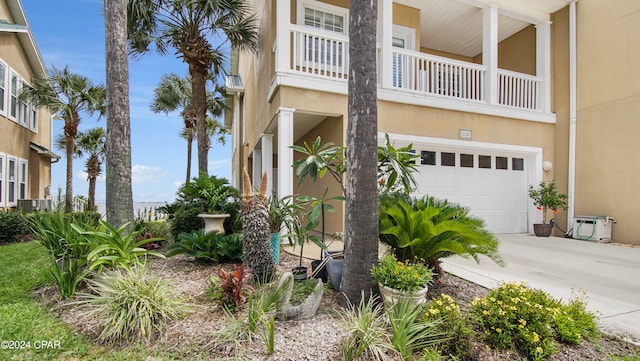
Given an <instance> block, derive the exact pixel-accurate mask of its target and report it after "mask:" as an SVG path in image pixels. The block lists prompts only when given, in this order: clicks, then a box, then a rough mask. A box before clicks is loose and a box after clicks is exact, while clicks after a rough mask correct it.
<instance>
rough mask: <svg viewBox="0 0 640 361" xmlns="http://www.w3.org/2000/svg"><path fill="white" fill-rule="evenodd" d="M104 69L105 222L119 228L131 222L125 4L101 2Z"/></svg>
mask: <svg viewBox="0 0 640 361" xmlns="http://www.w3.org/2000/svg"><path fill="white" fill-rule="evenodd" d="M104 24H105V42H106V65H107V69H106V70H107V97H108V98H109V102H108V104H107V144H106V149H105V150H106V163H107V164H106V173H107V174H106V176H107V188H106V191H107V221H108V222H109V223H110V224H111V225H112V226H114V227H116V228H118V227H120V226H122V225H124V224H126V223H128V222H133V192H132V190H131V119H130V111H129V62H128V61H129V54H128V51H127V50H128V49H127V0H109V1H105V2H104Z"/></svg>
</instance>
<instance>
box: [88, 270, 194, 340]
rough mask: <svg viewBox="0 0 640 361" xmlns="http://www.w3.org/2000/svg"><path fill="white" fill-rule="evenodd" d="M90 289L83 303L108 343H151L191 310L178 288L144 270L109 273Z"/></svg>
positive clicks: (102, 337)
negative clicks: (176, 289) (169, 325)
mask: <svg viewBox="0 0 640 361" xmlns="http://www.w3.org/2000/svg"><path fill="white" fill-rule="evenodd" d="M89 288H90V289H91V291H92V293H84V294H81V295H80V301H79V302H80V303H81V304H82V306H83V311H84V313H85V315H87V316H88V319H89V320H90V322H92V323H93V324H94V325H95V326H97V328H98V329H99V330H100V336H99V338H100V340H102V341H104V342H107V343H118V342H122V341H147V342H149V341H150V340H151V339H152V338H153V337H154V336H158V335H160V334H161V333H162V331H163V330H164V328H165V327H166V325H167V324H168V323H169V322H171V321H173V320H176V319H178V318H180V317H182V316H183V315H185V314H186V313H187V312H188V311H189V309H190V306H189V304H188V303H187V302H186V301H185V300H183V299H182V298H181V297H180V295H179V294H178V292H177V291H175V287H173V286H172V285H171V284H170V283H169V282H168V281H166V280H163V279H161V278H155V277H151V276H150V275H148V274H147V272H146V270H145V269H144V267H136V268H135V269H133V270H128V271H125V270H119V271H114V272H109V273H105V274H103V275H102V276H101V277H98V278H96V279H93V280H89Z"/></svg>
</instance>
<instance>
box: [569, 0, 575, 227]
mask: <svg viewBox="0 0 640 361" xmlns="http://www.w3.org/2000/svg"><path fill="white" fill-rule="evenodd" d="M576 1H577V0H573V1H571V3H570V4H569V175H568V179H567V183H568V189H567V193H568V194H567V195H568V198H569V199H568V204H567V205H568V210H567V230H570V229H571V227H573V218H574V216H575V194H576V190H575V188H576V113H577V110H576V97H577V94H576Z"/></svg>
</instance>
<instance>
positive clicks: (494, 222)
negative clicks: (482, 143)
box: [414, 143, 532, 233]
mask: <svg viewBox="0 0 640 361" xmlns="http://www.w3.org/2000/svg"><path fill="white" fill-rule="evenodd" d="M414 149H415V150H416V152H418V154H420V156H421V157H420V159H419V160H418V163H419V165H418V170H419V173H418V174H416V175H415V176H416V181H417V183H418V193H419V195H430V196H436V197H439V198H446V199H448V200H449V201H451V202H455V203H459V204H460V205H462V206H465V207H467V208H469V209H470V210H471V212H470V213H471V214H472V215H474V216H476V217H479V218H482V219H483V220H484V221H485V223H486V225H487V228H488V229H489V230H490V231H491V232H493V233H524V232H527V222H528V221H527V209H528V206H529V204H528V203H529V198H528V195H527V191H528V175H527V169H528V168H529V166H528V164H527V162H528V161H532V159H529V158H530V157H528V155H527V154H517V153H509V152H505V151H504V150H503V151H491V150H489V149H480V150H471V149H460V148H457V147H456V148H450V149H447V148H442V147H438V146H428V145H420V144H416V143H414Z"/></svg>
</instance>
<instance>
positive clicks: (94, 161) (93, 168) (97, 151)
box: [76, 127, 107, 211]
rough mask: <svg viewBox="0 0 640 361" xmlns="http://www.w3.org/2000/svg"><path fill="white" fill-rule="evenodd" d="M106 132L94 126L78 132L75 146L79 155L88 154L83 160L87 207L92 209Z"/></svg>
mask: <svg viewBox="0 0 640 361" xmlns="http://www.w3.org/2000/svg"><path fill="white" fill-rule="evenodd" d="M106 137H107V136H106V133H105V131H104V129H103V128H101V127H96V128H91V129H88V130H86V131H84V132H80V133H78V138H77V139H76V148H77V149H78V153H79V154H80V155H82V154H84V153H86V154H87V155H88V158H87V161H86V162H85V171H86V172H87V179H88V180H89V195H88V199H89V202H88V204H87V209H89V210H91V211H93V210H95V206H96V180H97V179H98V176H99V175H100V174H102V162H103V161H104V156H105V152H104V149H105V143H106V140H107V139H106Z"/></svg>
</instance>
